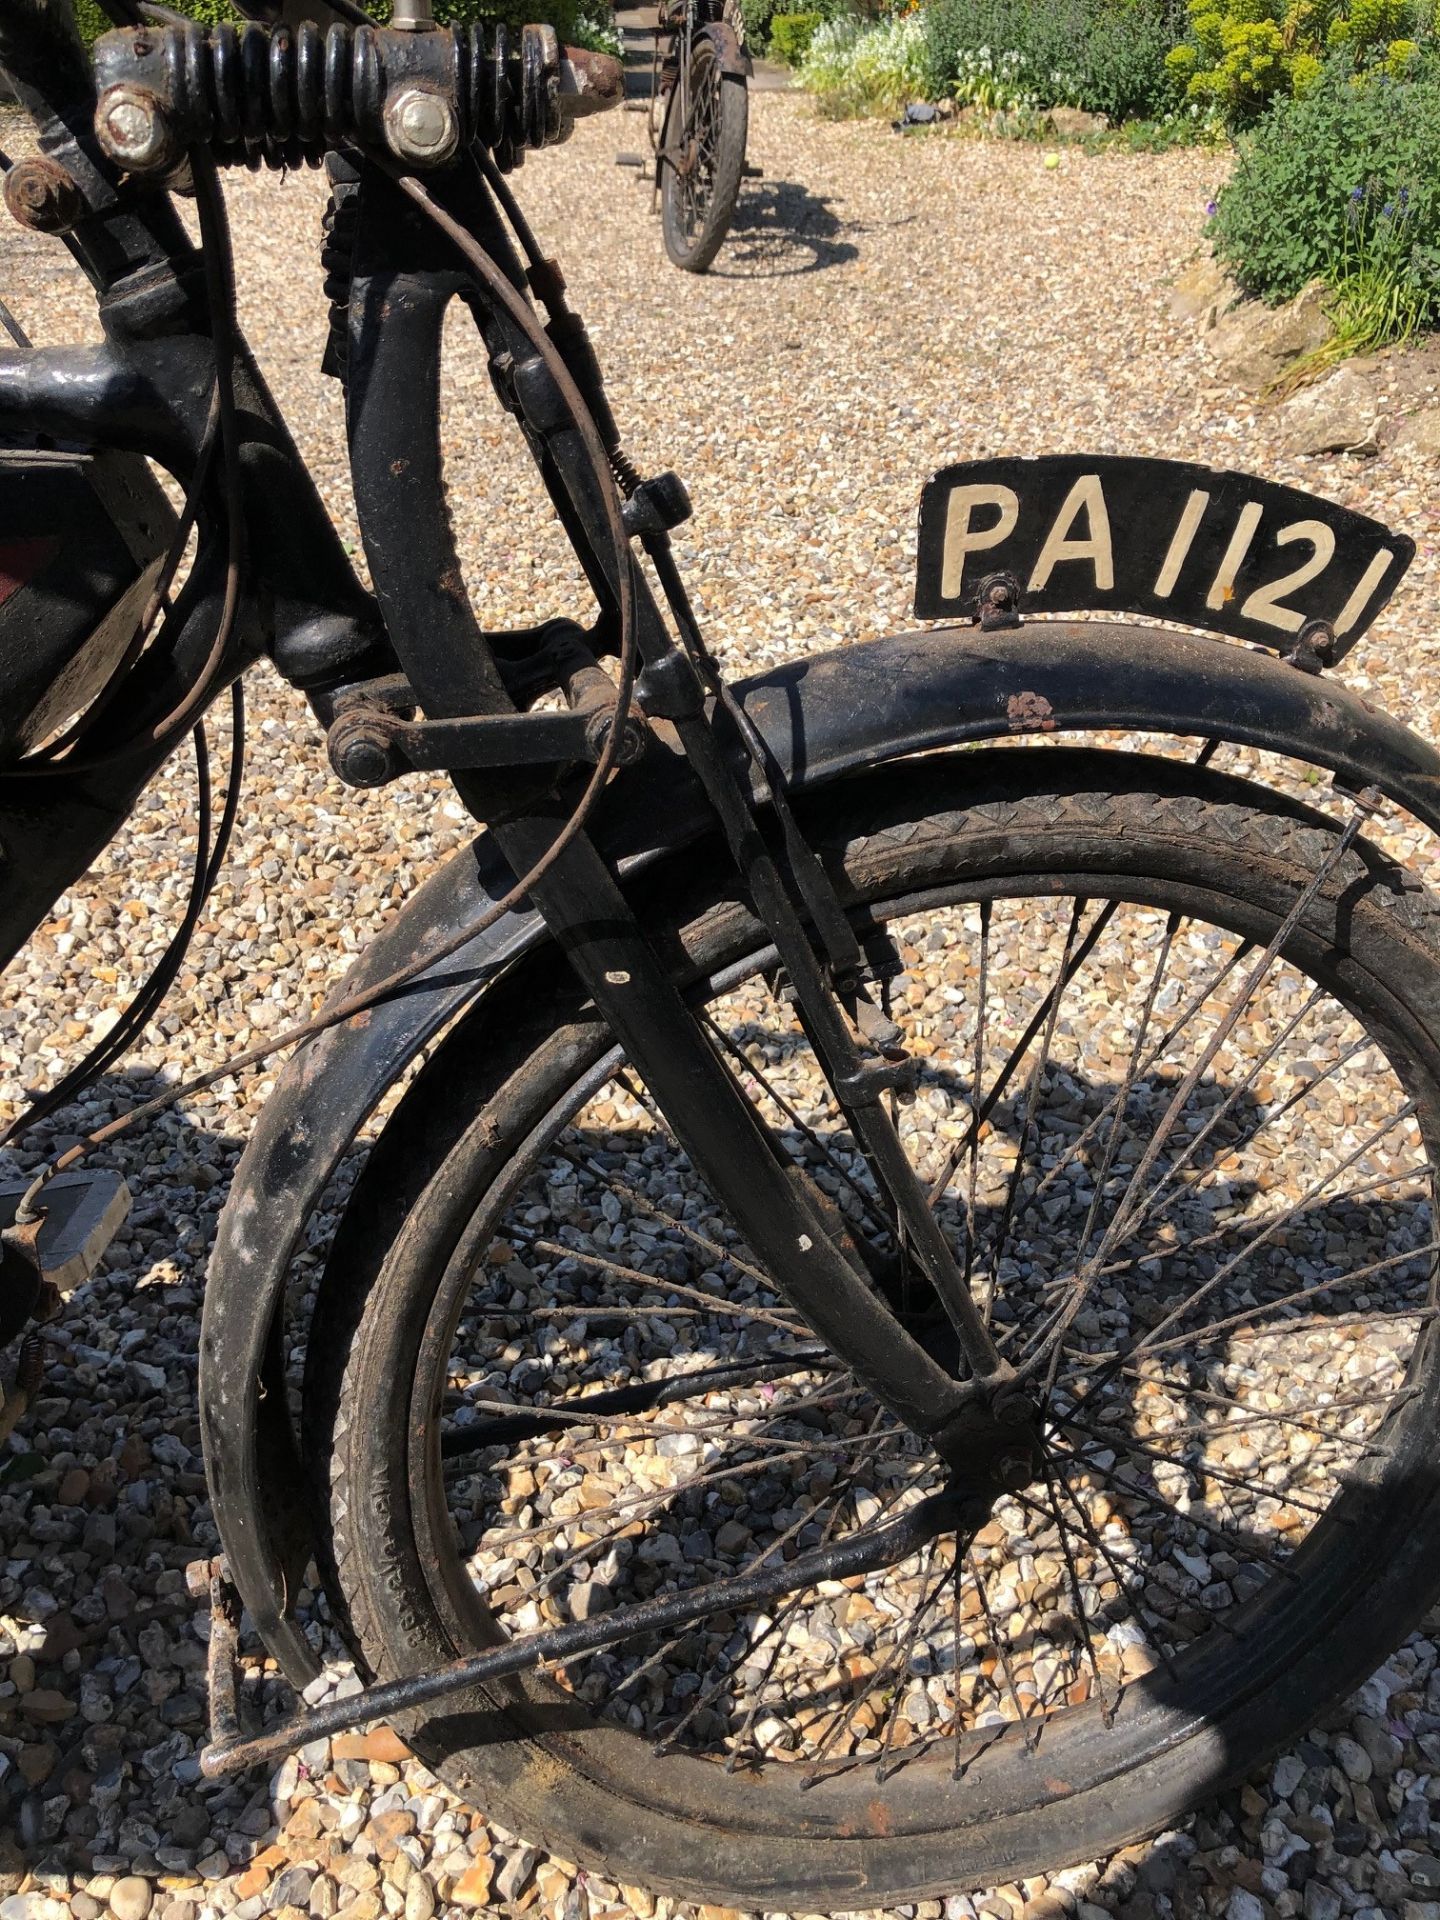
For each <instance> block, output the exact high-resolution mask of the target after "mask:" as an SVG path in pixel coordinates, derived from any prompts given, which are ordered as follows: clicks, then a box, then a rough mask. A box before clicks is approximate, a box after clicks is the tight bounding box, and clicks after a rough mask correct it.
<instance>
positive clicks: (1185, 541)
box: [1155, 487, 1210, 600]
mask: <svg viewBox="0 0 1440 1920" xmlns="http://www.w3.org/2000/svg"><path fill="white" fill-rule="evenodd" d="M1209 504H1210V496H1209V494H1208V493H1206V492H1205V491H1204V490H1203V489H1202V488H1200V487H1196V488H1195V489H1194V490H1193V492H1192V493H1191V495H1190V498H1189V499H1188V500H1187V501H1186V502H1185V511H1184V512H1183V513H1182V514H1181V516H1180V522H1179V525H1178V526H1177V527H1176V529H1175V532H1174V535H1173V536H1172V538H1171V541H1170V551H1169V552H1168V553H1167V554H1166V556H1165V564H1164V566H1163V567H1161V569H1160V572H1159V574H1158V576H1157V578H1156V581H1155V598H1156V599H1157V600H1168V599H1169V598H1170V596H1171V594H1172V593H1173V592H1174V591H1175V582H1176V581H1177V580H1178V579H1179V578H1180V569H1181V567H1183V566H1184V564H1185V560H1186V556H1187V555H1188V554H1189V552H1190V549H1191V547H1192V546H1193V545H1194V543H1195V535H1196V534H1197V533H1198V532H1199V530H1200V522H1201V521H1202V520H1203V519H1204V518H1205V509H1206V508H1207V507H1208V506H1209Z"/></svg>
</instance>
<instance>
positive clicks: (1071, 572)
mask: <svg viewBox="0 0 1440 1920" xmlns="http://www.w3.org/2000/svg"><path fill="white" fill-rule="evenodd" d="M1414 556H1415V543H1414V541H1413V540H1408V539H1406V538H1405V537H1404V535H1402V534H1393V533H1390V532H1389V531H1388V530H1387V529H1386V528H1384V527H1382V526H1381V525H1380V523H1379V521H1378V520H1367V519H1366V518H1365V516H1364V515H1363V514H1359V513H1351V512H1350V511H1349V510H1348V509H1347V508H1345V507H1337V506H1335V505H1333V504H1332V503H1331V502H1330V501H1328V500H1316V499H1315V498H1313V497H1312V496H1311V495H1310V494H1308V493H1298V492H1296V490H1295V489H1294V488H1293V487H1279V486H1274V485H1272V484H1271V483H1270V482H1269V481H1268V480H1255V479H1252V478H1251V477H1250V476H1249V475H1248V474H1243V473H1215V472H1212V471H1211V469H1210V468H1209V467H1199V466H1190V465H1187V464H1185V463H1184V462H1182V461H1178V460H1127V459H1111V458H1105V457H1098V458H1089V459H1086V458H1083V457H1075V456H1071V455H1069V454H1064V455H1059V456H1056V457H1053V458H1049V457H1047V458H1043V459H1037V460H979V461H974V462H970V463H967V464H965V465H963V466H958V467H946V468H945V469H944V471H943V472H941V473H937V474H936V476H935V478H934V479H933V480H932V481H931V482H930V483H929V485H928V486H927V487H926V488H925V491H924V493H923V494H922V495H921V497H920V551H919V559H918V573H917V579H916V585H915V612H916V613H917V615H918V616H919V617H920V618H921V619H922V620H944V619H953V618H955V617H957V616H961V617H970V616H973V615H974V613H975V611H976V596H977V589H978V588H979V585H980V582H981V581H982V580H983V579H984V578H985V576H986V575H987V574H993V573H1011V574H1013V575H1014V576H1015V578H1016V579H1017V580H1018V581H1019V583H1020V590H1021V594H1022V596H1023V600H1024V605H1025V609H1026V611H1027V612H1036V613H1079V612H1114V613H1148V614H1154V615H1157V616H1159V617H1161V618H1163V619H1166V620H1175V621H1178V622H1179V623H1180V624H1181V625H1183V626H1191V627H1204V628H1207V629H1209V630H1211V631H1213V632H1215V633H1228V634H1233V635H1234V636H1235V637H1236V638H1237V639H1241V640H1254V641H1257V642H1259V643H1260V644H1261V645H1263V646H1267V647H1276V648H1283V647H1286V646H1288V645H1289V644H1290V643H1291V641H1292V640H1293V639H1294V637H1295V636H1296V634H1298V633H1299V632H1300V630H1301V628H1302V627H1304V626H1306V625H1307V624H1308V623H1309V622H1310V621H1312V620H1324V621H1326V622H1328V624H1329V625H1330V626H1331V627H1332V628H1333V629H1334V632H1335V638H1336V647H1335V657H1336V658H1337V659H1338V658H1339V657H1340V655H1341V654H1343V653H1345V652H1346V651H1347V649H1348V648H1350V647H1351V646H1353V645H1354V643H1355V642H1356V640H1358V639H1359V637H1360V635H1361V634H1362V633H1363V632H1364V631H1365V629H1366V628H1367V627H1368V626H1369V625H1370V622H1371V621H1372V620H1373V619H1374V618H1375V616H1376V614H1377V613H1378V612H1379V611H1380V609H1381V607H1382V606H1384V604H1385V602H1386V601H1387V600H1388V599H1389V598H1390V595H1391V594H1392V593H1393V592H1394V591H1395V588H1396V587H1397V585H1398V584H1399V582H1400V578H1401V576H1402V575H1403V573H1404V572H1405V569H1406V568H1407V567H1408V566H1409V564H1410V562H1411V560H1412V559H1413V558H1414Z"/></svg>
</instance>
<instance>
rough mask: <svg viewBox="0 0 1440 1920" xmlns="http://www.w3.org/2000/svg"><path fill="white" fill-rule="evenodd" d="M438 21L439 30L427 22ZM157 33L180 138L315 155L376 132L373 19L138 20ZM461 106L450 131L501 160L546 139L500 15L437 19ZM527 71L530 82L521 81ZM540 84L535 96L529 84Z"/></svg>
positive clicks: (269, 160)
mask: <svg viewBox="0 0 1440 1920" xmlns="http://www.w3.org/2000/svg"><path fill="white" fill-rule="evenodd" d="M437 31H440V30H437ZM148 32H149V33H151V34H158V35H159V36H160V38H161V40H162V42H163V44H162V46H161V47H160V48H155V47H153V46H151V47H148V48H147V49H146V51H147V52H150V53H152V54H153V53H159V54H160V55H161V57H162V60H163V68H164V73H165V95H166V98H165V107H166V110H167V113H168V115H169V117H170V119H171V121H172V124H173V125H174V127H175V130H176V132H177V135H178V136H179V138H180V139H181V140H182V142H183V143H184V144H186V145H194V144H201V145H204V146H206V147H208V148H209V150H210V151H211V153H212V154H213V155H214V157H215V158H216V159H217V160H219V161H221V162H222V163H224V164H227V165H237V164H238V165H242V166H248V167H250V168H252V169H256V168H259V167H261V166H269V167H298V166H301V165H308V166H318V165H320V163H321V161H322V160H323V159H324V157H325V153H326V151H327V150H328V149H333V148H334V147H337V146H342V145H344V144H346V143H347V142H350V141H353V140H356V139H357V138H358V139H360V140H361V141H368V142H373V143H377V144H383V138H384V134H383V126H382V119H381V116H382V112H383V106H384V100H385V73H384V69H383V66H382V61H381V51H380V43H379V42H378V40H377V29H375V28H373V27H365V26H358V27H357V26H351V25H349V24H346V23H344V22H339V21H337V22H336V23H335V24H334V25H333V26H331V27H330V28H329V29H328V30H327V31H326V32H324V33H322V32H321V30H320V28H319V27H318V26H317V25H316V24H315V22H314V21H313V20H307V21H304V22H302V23H301V24H300V25H299V26H297V27H295V28H290V27H284V26H281V27H274V28H267V27H262V26H258V25H255V24H253V23H251V24H249V25H246V26H242V27H238V28H237V27H233V26H219V27H213V28H210V29H209V30H208V31H207V30H206V29H205V28H203V27H201V26H198V25H196V24H195V23H194V22H193V21H186V22H183V23H182V22H174V23H171V24H167V25H166V26H165V27H164V28H162V29H154V28H152V29H149V30H148ZM443 32H444V38H445V40H446V41H447V42H448V56H449V61H450V63H451V72H452V73H453V76H454V81H455V90H454V96H453V97H454V98H455V100H456V102H457V104H458V108H459V114H460V123H461V124H460V143H461V145H462V146H468V145H470V144H471V143H472V142H475V141H479V142H480V143H482V144H483V145H485V146H487V147H489V148H490V149H491V150H492V151H493V153H494V155H495V158H496V161H497V162H498V164H499V165H500V166H501V167H503V168H507V169H508V168H509V167H511V166H513V165H515V164H516V163H517V161H518V159H519V157H520V152H521V149H522V148H524V147H527V146H531V147H536V146H542V145H544V144H545V142H546V139H547V137H548V129H547V125H546V110H547V103H546V101H545V98H544V89H543V85H541V84H538V81H539V77H538V76H535V78H534V79H533V80H532V76H531V75H530V74H529V73H528V72H526V71H524V66H525V65H526V64H528V63H522V59H521V56H520V54H519V53H517V52H515V51H513V50H512V45H511V41H510V36H509V35H508V34H507V32H506V30H505V28H504V27H503V26H499V27H495V28H493V29H491V30H490V31H489V33H488V34H487V32H486V30H485V29H484V28H481V27H464V28H462V27H451V28H449V29H445V30H443ZM527 82H530V84H527ZM537 95H538V96H539V97H538V98H537V97H536V96H537Z"/></svg>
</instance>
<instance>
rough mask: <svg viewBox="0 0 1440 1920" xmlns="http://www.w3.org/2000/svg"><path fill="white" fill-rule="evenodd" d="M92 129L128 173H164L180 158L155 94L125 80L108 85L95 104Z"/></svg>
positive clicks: (161, 105)
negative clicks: (93, 126)
mask: <svg viewBox="0 0 1440 1920" xmlns="http://www.w3.org/2000/svg"><path fill="white" fill-rule="evenodd" d="M95 132H96V134H97V136H98V138H99V141H100V145H101V146H102V147H103V148H104V150H105V152H106V153H107V154H109V156H110V158H111V159H112V160H113V161H114V162H115V164H116V165H117V166H119V167H123V168H124V169H125V171H126V172H127V173H163V172H165V171H166V170H167V169H168V168H170V167H173V166H174V165H175V163H176V161H177V160H178V159H179V158H180V143H179V141H178V140H177V139H176V137H175V130H174V127H173V126H172V124H171V121H170V116H169V114H168V113H167V112H166V110H165V107H164V105H163V103H162V101H161V99H160V97H159V95H158V94H155V93H152V92H151V90H150V89H149V88H148V87H139V86H133V85H131V84H129V83H127V82H121V83H120V84H118V85H116V86H113V87H107V88H106V89H105V91H104V93H102V94H101V96H100V99H99V102H98V103H97V105H96V108H95Z"/></svg>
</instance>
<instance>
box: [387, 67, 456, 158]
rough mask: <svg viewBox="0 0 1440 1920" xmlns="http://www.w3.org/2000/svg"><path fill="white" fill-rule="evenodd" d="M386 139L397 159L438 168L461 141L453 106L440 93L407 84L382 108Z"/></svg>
mask: <svg viewBox="0 0 1440 1920" xmlns="http://www.w3.org/2000/svg"><path fill="white" fill-rule="evenodd" d="M385 138H386V141H387V143H388V144H389V147H390V151H391V152H392V153H393V154H394V155H395V157H396V159H397V160H409V161H411V162H412V163H413V164H414V165H416V166H421V167H440V166H443V165H444V164H445V162H446V161H447V160H450V159H453V158H454V155H455V150H456V148H457V147H458V146H459V144H460V127H459V122H458V121H457V119H456V116H455V109H454V108H453V107H452V106H451V104H450V102H449V101H448V100H446V99H445V98H444V97H443V96H442V95H441V94H438V93H430V92H427V91H426V90H425V89H424V88H422V87H406V88H405V89H404V90H403V91H402V92H400V93H397V94H396V96H395V98H394V99H393V100H392V101H390V103H389V104H388V106H387V107H386V109H385Z"/></svg>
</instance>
